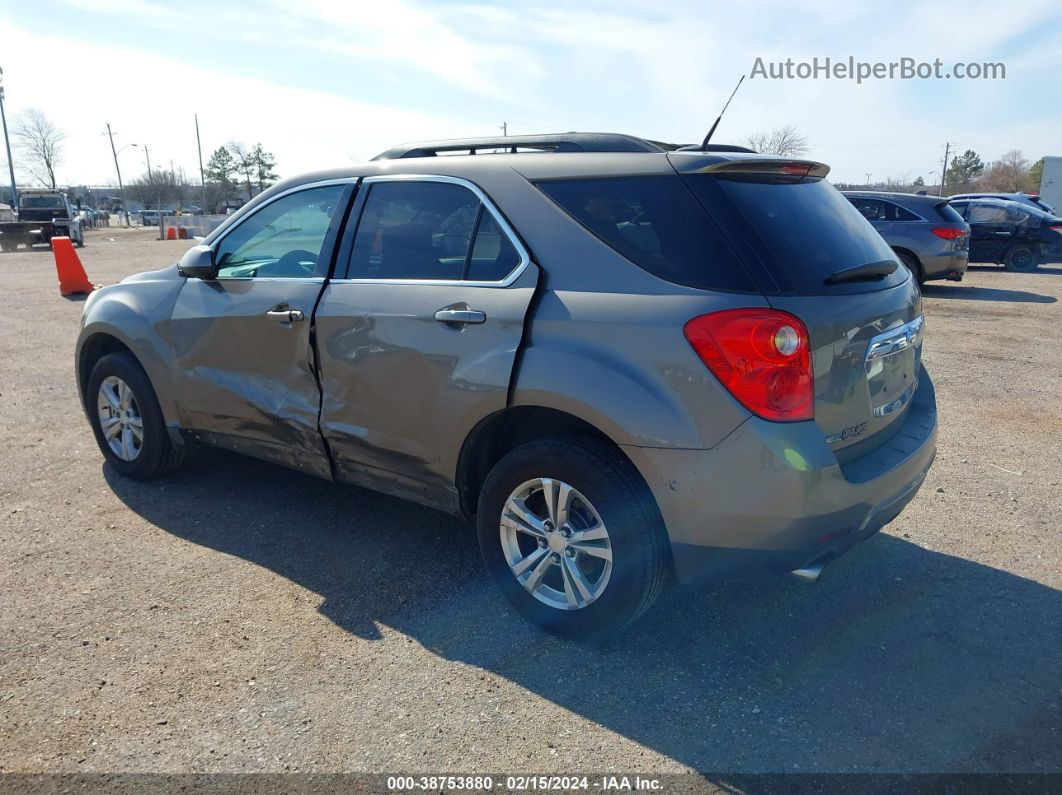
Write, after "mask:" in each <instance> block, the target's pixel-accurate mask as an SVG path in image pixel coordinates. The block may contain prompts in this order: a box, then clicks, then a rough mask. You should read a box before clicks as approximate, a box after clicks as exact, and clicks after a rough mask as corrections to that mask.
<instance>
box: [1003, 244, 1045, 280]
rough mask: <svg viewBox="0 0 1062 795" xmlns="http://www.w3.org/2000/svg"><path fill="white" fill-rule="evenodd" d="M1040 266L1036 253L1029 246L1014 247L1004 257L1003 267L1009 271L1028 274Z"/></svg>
mask: <svg viewBox="0 0 1062 795" xmlns="http://www.w3.org/2000/svg"><path fill="white" fill-rule="evenodd" d="M1039 264H1040V263H1039V262H1037V260H1036V252H1035V251H1033V250H1032V249H1031V248H1030V247H1029V246H1014V248H1011V249H1008V250H1007V253H1006V254H1005V255H1004V256H1003V267H1004V268H1006V269H1007V270H1008V271H1017V272H1018V273H1028V272H1029V271H1034V270H1036V268H1037V267H1038V266H1039Z"/></svg>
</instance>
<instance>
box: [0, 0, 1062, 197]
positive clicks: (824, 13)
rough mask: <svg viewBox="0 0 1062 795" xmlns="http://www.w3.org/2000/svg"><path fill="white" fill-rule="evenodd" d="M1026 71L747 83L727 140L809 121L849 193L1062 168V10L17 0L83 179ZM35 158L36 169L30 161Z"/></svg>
mask: <svg viewBox="0 0 1062 795" xmlns="http://www.w3.org/2000/svg"><path fill="white" fill-rule="evenodd" d="M816 56H817V57H819V58H820V59H821V58H825V57H830V58H832V59H834V60H838V59H846V58H847V57H848V56H853V57H855V58H856V59H857V60H865V61H893V60H898V59H900V58H902V57H905V56H906V57H911V58H914V59H916V60H918V61H932V60H933V59H935V58H939V59H941V60H942V61H943V62H944V63H945V65H946V66H948V65H950V64H952V63H954V62H956V61H963V62H971V61H1002V62H1004V63H1005V64H1006V69H1007V78H1006V79H1005V80H998V81H974V80H965V81H958V80H881V81H869V82H865V83H863V84H862V85H857V84H856V83H855V82H854V81H837V80H821V79H820V80H789V81H764V80H746V82H745V85H744V86H743V87H742V89H741V91H740V93H739V94H738V96H737V97H736V99H735V100H734V103H733V104H732V105H731V108H730V110H729V111H728V114H727V117H726V118H725V119H724V121H723V123H722V125H721V126H720V129H719V131H718V132H717V134H716V140H718V141H721V142H723V141H727V142H741V141H742V139H743V138H744V136H745V135H747V134H750V133H754V132H756V131H759V130H765V129H770V128H772V127H777V126H780V125H783V124H794V125H796V126H797V127H798V128H799V129H800V131H801V132H803V133H804V134H805V135H806V136H807V138H808V140H809V142H810V145H811V149H810V154H811V156H813V157H815V158H816V159H819V160H823V161H825V162H827V163H829V164H830V165H831V166H832V167H833V178H834V179H835V180H838V181H863V180H864V179H865V175H866V174H867V173H870V174H871V175H872V178H873V179H883V178H885V177H896V178H904V177H907V178H912V179H913V178H914V177H915V176H918V175H922V176H924V177H926V178H927V179H933V178H932V177H930V173H929V172H930V171H932V170H934V169H939V168H940V165H939V163H940V158H941V157H942V155H943V147H944V143H945V141H951V142H952V143H953V144H957V146H958V148H959V150H960V151H961V150H963V149H967V148H970V149H974V150H976V151H977V152H978V153H979V154H981V156H982V157H983V158H984V159H986V160H989V159H993V158H996V157H998V156H999V155H1001V154H1002V153H1003V152H1005V151H1006V150H1009V149H1014V148H1017V149H1021V150H1022V151H1023V152H1024V153H1025V154H1026V155H1027V156H1028V157H1030V159H1036V158H1038V157H1040V156H1042V155H1044V154H1062V103H1060V102H1059V99H1060V95H1062V91H1060V90H1059V89H1058V85H1059V82H1058V81H1059V76H1060V75H1062V6H1060V5H1059V4H1058V3H1057V2H1039V1H1038V0H1026V1H1025V2H1022V3H1019V4H1003V3H998V2H997V3H980V2H966V3H964V4H962V5H958V4H927V3H914V2H903V1H901V2H895V3H891V4H881V3H877V4H856V3H851V2H845V3H836V2H825V0H805V1H804V2H798V3H787V4H785V5H784V6H783V5H781V4H775V3H765V2H757V0H752V1H751V2H743V3H733V2H729V3H725V4H723V3H720V4H709V3H703V2H697V3H685V2H669V3H667V4H666V5H665V4H652V3H645V2H637V3H635V2H626V0H615V1H614V2H608V3H604V2H595V1H594V0H590V1H589V2H582V3H578V2H571V0H569V1H568V2H553V0H543V1H542V2H535V1H534V0H531V2H521V3H490V4H488V3H476V2H415V1H414V0H393V1H392V2H375V3H361V2H346V3H336V2H327V1H326V0H295V1H294V2H293V1H292V0H283V1H281V0H272V1H269V2H259V3H249V2H248V3H245V2H223V1H217V0H216V1H215V2H209V3H204V2H197V1H196V0H189V1H185V0H182V2H180V3H154V2H150V0H125V2H114V3H110V2H107V1H106V0H51V2H37V3H33V4H30V3H26V2H20V1H19V0H0V66H2V67H3V68H4V81H5V87H6V91H7V109H8V114H9V118H10V116H12V115H15V114H17V113H18V111H19V110H21V109H24V108H26V107H36V108H39V109H40V110H42V111H44V113H45V114H46V115H48V116H49V117H50V118H51V119H52V120H53V121H55V122H56V123H57V124H58V125H59V126H60V127H62V128H63V129H64V130H65V131H66V133H67V136H68V137H67V141H66V148H65V158H64V161H65V162H64V163H63V164H62V166H61V167H60V169H59V176H60V179H61V180H62V181H63V182H66V183H72V184H80V183H92V184H100V183H104V184H105V183H108V182H113V181H114V177H113V173H114V169H113V162H112V161H111V159H110V150H109V146H108V144H107V139H106V137H105V136H103V135H101V134H102V133H103V131H104V129H105V124H106V123H107V122H110V123H111V124H112V126H113V127H114V128H115V129H116V130H117V131H118V139H117V142H118V145H119V146H122V145H124V144H127V143H138V144H141V147H137V148H128V149H125V150H124V151H123V152H122V154H121V162H122V168H123V175H124V174H126V173H128V174H129V175H130V176H135V175H136V173H137V172H138V171H139V170H142V169H143V164H144V160H143V149H142V146H143V145H144V144H146V145H147V146H149V147H150V152H151V160H152V164H153V165H159V166H168V165H169V162H170V160H172V161H173V163H174V165H175V167H179V168H184V169H185V170H186V171H187V172H188V173H189V174H195V173H196V172H197V168H196V153H195V138H194V126H193V113H198V114H199V120H200V126H201V130H202V134H203V147H204V152H205V156H206V155H209V152H210V151H212V150H213V149H214V148H215V147H217V146H218V145H220V144H222V143H224V142H226V141H228V140H231V139H239V140H243V141H247V142H251V143H253V142H256V141H261V142H262V144H263V145H264V146H265V147H266V148H267V149H270V150H272V151H274V152H275V153H276V154H277V157H278V162H279V167H280V171H281V173H282V174H285V175H290V174H294V173H298V172H300V171H307V170H311V169H316V168H325V167H330V166H336V165H345V164H348V163H351V162H356V161H358V160H361V159H365V158H368V157H371V156H372V155H374V154H376V153H377V152H379V151H380V150H382V149H384V148H386V147H387V146H389V145H391V144H393V143H397V142H400V141H409V140H418V139H424V138H435V137H455V136H463V135H488V134H493V133H495V132H498V127H499V126H500V125H501V123H502V122H503V121H505V122H508V125H509V130H510V132H511V133H514V134H518V133H534V132H552V131H564V130H588V131H600V130H608V131H621V132H629V133H633V134H636V135H644V136H646V137H650V138H656V139H661V140H670V141H684V142H685V141H694V140H697V139H699V138H700V137H702V136H703V134H704V132H705V130H706V128H707V127H708V126H709V125H710V124H711V122H712V120H713V118H714V117H715V115H716V113H717V112H718V109H719V107H721V105H722V103H723V102H724V101H725V99H726V96H727V95H728V94H729V92H730V90H731V88H732V87H733V84H734V82H735V81H736V80H737V78H738V77H739V76H740V75H741V74H748V73H749V72H750V71H751V69H752V66H753V63H754V61H755V59H756V58H757V57H762V58H764V59H765V60H768V61H770V60H784V59H786V58H793V59H795V60H810V59H811V58H813V57H816ZM17 162H18V156H17V154H16V164H17Z"/></svg>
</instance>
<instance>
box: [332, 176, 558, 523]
mask: <svg viewBox="0 0 1062 795" xmlns="http://www.w3.org/2000/svg"><path fill="white" fill-rule="evenodd" d="M359 202H360V203H361V204H362V206H361V212H360V218H359V221H358V224H357V233H356V235H351V239H350V240H349V241H347V243H345V245H344V252H343V253H341V254H340V263H341V264H342V267H341V265H340V264H339V263H337V267H336V275H337V276H338V277H339V278H335V279H333V280H332V281H330V283H329V284H328V286H327V287H326V288H325V292H324V294H323V296H322V298H321V303H320V305H319V307H318V309H317V314H316V318H315V321H316V325H317V345H318V350H319V352H320V356H321V365H320V373H321V383H322V388H323V391H324V395H323V401H322V408H321V430H322V432H323V434H324V436H325V439H326V440H327V442H328V445H329V449H330V451H331V453H332V456H333V460H334V463H335V471H336V476H337V477H338V478H340V479H342V480H345V481H349V482H353V483H357V484H359V485H365V486H369V487H372V488H376V489H379V490H382V491H386V492H390V493H394V494H399V495H401V496H404V497H406V498H409V499H414V500H417V501H420V502H423V503H426V504H429V505H433V506H436V507H441V508H444V509H453V508H454V507H455V505H456V502H455V499H456V492H455V489H454V485H453V478H454V471H455V469H456V464H457V457H458V453H459V451H460V450H461V444H462V442H463V441H464V439H465V437H466V436H467V435H468V434H469V432H470V431H471V430H472V429H473V428H474V427H475V425H476V424H477V423H478V422H479V421H480V420H482V419H483V418H485V417H487V416H489V415H490V414H492V413H493V412H496V411H499V410H501V409H503V408H504V407H505V406H506V403H507V398H508V390H509V383H510V380H511V377H512V372H513V366H514V362H515V361H516V356H517V352H518V350H519V348H520V345H521V341H522V339H523V335H524V325H525V324H524V318H525V315H526V313H527V309H528V305H529V303H530V301H531V297H532V295H533V294H534V291H535V286H536V283H537V280H538V268H537V267H536V266H535V265H534V263H532V262H531V261H530V257H529V255H528V252H527V251H526V249H525V248H524V246H523V245H522V244H521V242H520V241H519V239H518V238H517V237H516V235H515V233H514V231H513V230H512V228H511V227H510V226H509V225H508V223H507V222H506V221H505V219H504V218H503V217H502V216H501V214H500V213H498V212H497V210H496V209H495V208H494V207H493V206H492V205H491V204H490V203H489V199H488V198H487V196H486V195H485V194H484V193H483V192H482V191H481V190H479V189H478V188H477V187H476V186H474V185H472V184H471V183H468V182H465V181H464V180H458V179H452V178H447V177H423V176H421V177H416V178H404V177H391V176H387V177H369V178H367V179H366V180H365V181H364V186H363V188H362V190H361V192H360V195H359Z"/></svg>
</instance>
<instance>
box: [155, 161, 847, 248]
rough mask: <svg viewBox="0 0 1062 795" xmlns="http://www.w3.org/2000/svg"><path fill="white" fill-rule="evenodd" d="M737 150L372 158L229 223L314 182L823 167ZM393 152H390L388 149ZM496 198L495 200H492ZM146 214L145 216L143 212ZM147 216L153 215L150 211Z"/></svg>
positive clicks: (247, 208) (291, 184)
mask: <svg viewBox="0 0 1062 795" xmlns="http://www.w3.org/2000/svg"><path fill="white" fill-rule="evenodd" d="M739 149H740V148H739V147H727V148H725V149H723V148H722V147H720V148H718V149H715V148H714V147H713V148H710V149H709V151H707V152H705V151H701V150H699V149H698V150H687V149H679V150H672V151H665V150H658V151H655V152H654V151H637V152H630V151H622V152H615V151H595V152H586V151H579V152H563V153H559V152H556V151H543V152H524V153H517V154H511V153H504V154H490V155H482V154H480V155H473V154H454V155H445V156H427V157H396V158H383V159H373V160H370V161H368V162H365V163H355V164H351V165H347V166H343V167H341V168H333V169H328V170H325V171H314V172H310V173H307V174H299V175H296V176H294V177H289V178H287V179H285V180H282V181H281V182H278V183H277V184H275V185H273V186H272V187H270V188H269V189H268V190H265V191H263V192H262V193H259V194H258V195H257V196H255V197H254V198H253V199H251V200H250V201H249V202H247V203H246V204H244V205H243V206H242V207H240V209H239V210H238V211H237V213H235V214H233V216H232V217H233V218H236V217H238V216H242V215H244V214H245V213H247V212H251V211H253V210H254V208H255V207H258V206H259V205H260V204H262V203H263V202H266V201H269V200H271V198H272V197H273V196H276V195H277V194H278V193H283V192H284V191H289V190H292V189H295V188H300V187H303V186H306V185H312V184H314V183H322V182H333V181H339V180H352V179H357V178H359V177H376V176H383V175H409V176H448V177H456V178H459V179H465V180H468V181H469V182H472V183H474V184H477V185H479V186H480V187H481V188H484V189H486V190H488V192H490V190H492V189H493V186H492V185H491V183H494V185H498V184H499V183H498V181H499V180H505V179H511V177H512V176H514V175H520V176H521V177H523V178H524V179H526V180H531V181H536V180H543V179H567V178H580V177H585V178H594V177H611V176H621V175H622V176H638V175H659V174H667V175H672V176H673V175H674V174H675V171H676V168H677V170H678V171H680V172H681V173H684V174H693V173H699V172H705V171H709V170H713V169H718V168H727V167H731V166H734V167H737V168H742V167H749V168H751V169H756V168H757V165H758V164H759V163H761V162H762V163H765V164H767V163H770V164H779V166H780V167H785V168H790V167H792V166H793V165H798V166H799V167H803V168H806V169H807V173H808V174H809V175H810V176H815V177H824V176H826V174H827V173H828V172H829V167H828V166H826V165H824V164H822V163H817V162H815V161H811V160H805V159H802V158H791V157H778V156H774V155H761V154H757V153H755V152H749V151H747V150H744V149H740V151H735V150H739ZM391 151H393V150H391ZM790 173H792V172H790ZM494 198H495V199H497V196H494ZM145 212H148V211H145ZM151 212H153V211H151ZM227 226H228V223H225V224H222V225H221V226H219V227H218V228H217V229H215V230H214V231H213V232H211V233H210V234H209V235H208V236H207V237H206V238H205V239H204V242H207V243H209V242H211V241H212V240H214V239H215V238H217V237H218V236H219V235H220V234H222V232H223V230H224V229H225V228H226V227H227Z"/></svg>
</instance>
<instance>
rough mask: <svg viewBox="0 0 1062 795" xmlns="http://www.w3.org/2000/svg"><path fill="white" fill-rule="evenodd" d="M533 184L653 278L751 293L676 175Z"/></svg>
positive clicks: (731, 256) (736, 264) (723, 243)
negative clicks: (652, 275) (657, 277)
mask: <svg viewBox="0 0 1062 795" xmlns="http://www.w3.org/2000/svg"><path fill="white" fill-rule="evenodd" d="M537 185H538V187H539V189H541V190H542V191H543V192H544V193H545V194H546V195H547V196H549V197H550V198H551V199H553V201H555V202H556V203H557V204H558V205H560V206H561V208H563V209H564V210H565V211H566V212H568V213H569V214H570V215H571V216H572V217H573V218H575V220H576V221H578V222H579V223H580V224H582V225H583V226H584V227H586V229H587V230H588V231H590V232H591V233H592V234H593V235H595V236H596V237H598V238H599V239H601V240H602V241H604V242H605V243H607V244H608V245H609V246H611V247H612V248H613V249H615V250H616V251H618V252H619V253H620V254H622V255H623V256H624V257H626V258H627V259H629V260H630V261H631V262H633V263H634V264H635V265H638V266H639V267H641V268H643V269H645V270H647V271H649V272H650V273H652V274H654V275H655V276H659V277H660V278H662V279H667V280H668V281H670V282H675V283H677V284H684V285H688V286H690V287H698V288H701V289H708V290H712V289H714V290H733V291H739V292H754V291H755V287H754V285H753V283H752V281H751V280H750V278H749V276H748V274H747V273H746V272H745V271H744V269H743V268H742V266H741V264H740V262H738V260H737V258H736V256H735V254H734V252H733V250H732V249H731V248H730V246H729V245H728V244H727V242H726V240H725V239H724V238H723V237H722V235H721V234H720V232H719V230H718V229H717V228H716V226H715V224H714V223H713V222H712V219H711V218H710V217H709V216H708V214H707V213H706V212H705V210H704V209H703V208H702V207H701V205H700V204H699V203H698V202H697V201H696V199H694V197H693V195H692V194H691V193H690V191H689V190H688V189H687V188H686V187H685V185H683V183H682V180H681V179H680V178H679V177H677V176H646V177H607V178H597V179H570V180H547V181H542V182H539V183H537Z"/></svg>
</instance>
